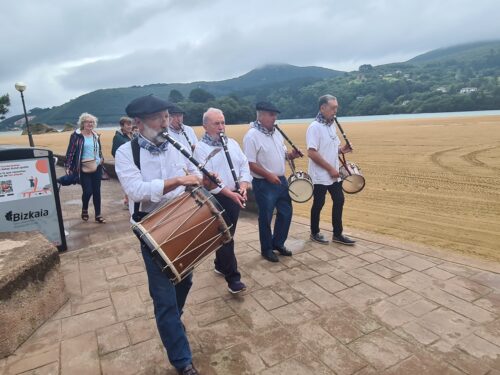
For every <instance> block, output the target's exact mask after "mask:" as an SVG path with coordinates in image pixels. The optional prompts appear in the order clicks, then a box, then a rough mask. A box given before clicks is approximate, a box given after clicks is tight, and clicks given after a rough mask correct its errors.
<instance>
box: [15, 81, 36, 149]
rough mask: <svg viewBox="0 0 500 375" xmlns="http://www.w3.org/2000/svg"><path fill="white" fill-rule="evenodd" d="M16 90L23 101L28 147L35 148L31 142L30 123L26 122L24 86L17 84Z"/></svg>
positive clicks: (20, 83)
mask: <svg viewBox="0 0 500 375" xmlns="http://www.w3.org/2000/svg"><path fill="white" fill-rule="evenodd" d="M16 90H17V91H19V92H20V93H21V100H22V101H23V110H24V121H25V122H26V130H28V139H29V141H30V147H35V143H34V142H33V135H32V134H31V129H30V123H29V121H28V115H27V113H26V105H25V104H24V95H23V91H24V90H26V84H25V83H22V82H17V83H16Z"/></svg>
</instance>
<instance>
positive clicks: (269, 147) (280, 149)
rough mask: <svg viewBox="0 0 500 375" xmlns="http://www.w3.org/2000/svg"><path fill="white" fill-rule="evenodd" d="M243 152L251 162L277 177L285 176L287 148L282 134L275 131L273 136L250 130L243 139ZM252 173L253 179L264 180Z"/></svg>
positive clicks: (253, 129)
mask: <svg viewBox="0 0 500 375" xmlns="http://www.w3.org/2000/svg"><path fill="white" fill-rule="evenodd" d="M243 151H244V152H245V155H246V156H247V158H248V161H249V162H251V163H256V164H258V165H260V166H261V167H263V168H264V169H265V170H267V171H269V172H271V173H274V174H275V175H277V176H284V175H285V153H286V146H285V144H284V142H283V136H282V135H281V134H280V132H278V131H276V130H275V131H274V132H273V134H272V135H268V134H264V133H262V132H261V131H259V130H257V129H255V128H254V127H252V128H250V130H249V131H248V132H247V134H245V137H244V138H243ZM250 173H251V174H252V176H253V177H256V178H264V177H263V176H260V175H258V174H256V173H253V172H250Z"/></svg>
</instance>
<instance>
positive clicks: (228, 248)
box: [214, 194, 241, 284]
mask: <svg viewBox="0 0 500 375" xmlns="http://www.w3.org/2000/svg"><path fill="white" fill-rule="evenodd" d="M214 196H215V198H216V199H217V201H218V202H219V203H220V205H221V206H222V208H223V209H224V210H225V211H226V212H225V215H226V217H227V219H228V220H229V223H231V224H233V226H232V227H231V229H230V230H229V232H230V233H231V236H234V232H235V231H236V224H237V223H238V216H239V215H240V206H238V205H237V204H236V203H235V202H233V201H232V200H231V199H230V198H228V197H226V196H225V195H222V194H216V195H214ZM214 263H215V268H217V270H218V271H220V272H222V273H223V274H224V277H225V278H226V281H227V283H228V284H229V283H232V282H235V281H240V279H241V274H240V273H239V272H238V262H237V261H236V255H235V254H234V239H231V241H230V242H228V243H226V244H224V245H222V247H221V248H220V249H219V250H217V251H216V252H215V261H214Z"/></svg>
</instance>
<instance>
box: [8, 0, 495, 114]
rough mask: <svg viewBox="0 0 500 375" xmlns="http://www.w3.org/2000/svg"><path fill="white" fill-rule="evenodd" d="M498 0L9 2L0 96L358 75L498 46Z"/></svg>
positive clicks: (59, 100)
mask: <svg viewBox="0 0 500 375" xmlns="http://www.w3.org/2000/svg"><path fill="white" fill-rule="evenodd" d="M499 14H500V1H499V0H418V1H417V0H247V1H238V0H211V1H209V0H75V1H73V0H36V1H34V0H4V1H2V2H1V4H0V35H1V37H2V44H1V47H0V48H1V59H0V95H3V94H5V93H8V94H9V95H10V98H11V107H10V111H9V113H8V114H7V117H8V116H11V115H15V114H20V113H22V105H21V99H20V95H19V93H18V92H17V91H15V89H14V83H15V82H17V81H23V82H25V83H26V84H27V85H28V88H27V91H26V92H25V99H26V105H27V108H28V109H30V108H33V107H52V106H56V105H61V104H63V103H65V102H67V101H68V100H70V99H73V98H76V97H78V96H80V95H82V94H85V93H87V92H90V91H93V90H97V89H100V88H111V87H127V86H132V85H147V84H151V83H174V82H192V81H198V80H204V81H213V80H222V79H227V78H233V77H236V76H239V75H242V74H244V73H246V72H248V71H250V70H252V69H254V68H256V67H259V66H262V65H265V64H267V63H288V64H293V65H298V66H311V65H315V66H323V67H327V68H332V69H337V70H346V71H351V70H356V69H357V68H358V67H359V65H361V64H372V65H379V64H384V63H390V62H398V61H405V60H408V59H410V58H412V57H414V56H416V55H418V54H421V53H424V52H427V51H430V50H432V49H436V48H441V47H447V46H451V45H456V44H461V43H466V42H473V41H480V40H494V39H497V40H499V39H500V26H499V25H500V22H499V21H498V19H499V16H498V15H499Z"/></svg>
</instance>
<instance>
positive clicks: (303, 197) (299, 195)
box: [288, 171, 314, 203]
mask: <svg viewBox="0 0 500 375" xmlns="http://www.w3.org/2000/svg"><path fill="white" fill-rule="evenodd" d="M313 187H314V185H313V183H312V179H311V177H310V176H309V175H308V174H307V173H306V172H302V171H298V172H295V173H294V174H292V175H291V176H290V177H288V192H289V193H290V198H292V200H293V201H294V202H297V203H304V202H307V201H308V200H309V199H311V197H312V196H313Z"/></svg>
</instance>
